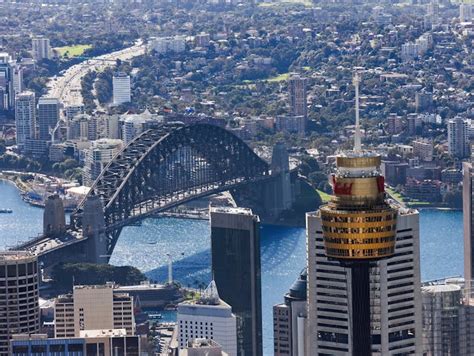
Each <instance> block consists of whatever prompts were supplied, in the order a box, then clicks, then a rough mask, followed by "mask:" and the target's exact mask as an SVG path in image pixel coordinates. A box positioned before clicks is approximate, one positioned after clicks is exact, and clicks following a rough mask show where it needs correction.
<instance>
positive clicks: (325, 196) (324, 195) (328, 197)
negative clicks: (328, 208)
mask: <svg viewBox="0 0 474 356" xmlns="http://www.w3.org/2000/svg"><path fill="white" fill-rule="evenodd" d="M316 192H317V193H318V194H319V196H320V197H321V201H322V202H323V203H327V202H328V201H330V200H331V194H328V193H326V192H323V191H322V190H319V189H316Z"/></svg>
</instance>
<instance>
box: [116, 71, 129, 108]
mask: <svg viewBox="0 0 474 356" xmlns="http://www.w3.org/2000/svg"><path fill="white" fill-rule="evenodd" d="M112 86H113V103H114V105H120V104H124V103H129V102H131V101H132V94H131V87H130V76H129V75H127V74H125V73H117V74H115V75H114V77H113V79H112Z"/></svg>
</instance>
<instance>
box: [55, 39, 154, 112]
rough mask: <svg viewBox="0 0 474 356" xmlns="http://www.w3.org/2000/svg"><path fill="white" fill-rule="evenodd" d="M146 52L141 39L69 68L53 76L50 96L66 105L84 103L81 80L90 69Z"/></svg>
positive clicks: (101, 67) (97, 69)
mask: <svg viewBox="0 0 474 356" xmlns="http://www.w3.org/2000/svg"><path fill="white" fill-rule="evenodd" d="M144 53H145V45H144V44H143V42H142V41H141V40H139V41H137V42H136V43H135V45H133V46H132V47H128V48H125V49H122V50H120V51H116V52H112V53H108V54H104V55H101V56H98V57H94V58H92V59H88V60H86V61H84V62H82V63H79V64H76V65H74V66H72V67H70V68H69V69H67V70H66V71H65V72H64V74H63V75H61V76H58V77H55V78H51V80H50V81H49V83H48V95H47V96H48V97H52V98H58V99H59V100H60V101H61V102H62V104H63V105H64V107H66V106H74V105H82V103H83V100H82V95H81V80H82V78H83V77H84V76H85V75H86V73H87V72H88V71H101V70H103V69H104V68H106V67H108V66H111V65H112V64H114V63H115V61H116V60H117V59H120V60H122V61H127V60H130V59H132V58H134V57H137V56H140V55H143V54H144Z"/></svg>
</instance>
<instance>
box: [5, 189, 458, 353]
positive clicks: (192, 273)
mask: <svg viewBox="0 0 474 356" xmlns="http://www.w3.org/2000/svg"><path fill="white" fill-rule="evenodd" d="M2 208H10V209H12V210H13V213H12V214H0V248H3V249H6V248H8V247H9V246H12V245H14V244H15V243H17V242H18V241H20V240H24V239H26V238H27V237H32V236H36V235H37V234H38V233H41V231H42V212H43V211H42V209H40V208H35V207H31V206H29V205H28V204H26V203H25V202H23V201H22V200H21V197H20V195H19V193H18V190H17V189H16V188H15V186H14V185H12V184H10V183H8V182H4V181H0V209H2ZM420 230H421V232H420V235H421V237H420V239H421V274H422V280H430V279H436V278H443V277H447V276H460V275H462V274H463V240H462V238H463V237H462V212H460V211H443V210H430V209H425V210H422V211H421V212H420ZM209 234H210V230H209V225H208V222H207V221H204V220H186V219H176V218H160V219H147V220H145V221H143V223H142V224H141V226H133V227H127V228H125V229H124V230H123V232H122V235H121V237H120V239H119V241H118V243H117V246H116V248H115V251H114V254H113V256H112V259H111V263H112V264H116V265H133V266H136V267H138V268H139V269H140V270H142V271H143V272H145V273H146V275H147V276H148V277H149V278H150V279H152V280H156V281H158V282H164V281H165V280H166V278H167V256H166V254H168V253H170V254H171V255H172V256H173V260H174V261H175V262H174V265H173V272H174V278H175V279H176V280H177V281H179V282H180V283H181V284H183V285H186V286H188V285H189V286H191V287H199V286H200V285H201V284H202V283H207V282H208V281H209V279H210V250H209V248H210V236H209ZM261 236H262V241H261V254H262V259H261V260H262V307H263V337H264V340H263V341H264V351H265V352H264V354H265V355H271V354H273V352H272V350H273V330H272V328H273V325H272V319H273V318H272V306H273V305H274V304H276V303H279V302H282V301H283V295H284V293H286V292H287V291H288V288H289V287H290V286H291V284H292V282H293V280H294V279H295V278H296V277H297V275H298V273H299V272H300V271H301V269H303V267H304V266H305V261H306V247H305V246H306V241H305V230H304V229H303V228H289V227H281V226H271V225H263V226H262V230H261Z"/></svg>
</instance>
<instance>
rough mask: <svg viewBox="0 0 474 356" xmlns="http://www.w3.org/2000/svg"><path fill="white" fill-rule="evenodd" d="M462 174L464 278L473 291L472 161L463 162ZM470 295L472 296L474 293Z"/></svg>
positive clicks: (473, 211) (473, 179) (473, 221)
mask: <svg viewBox="0 0 474 356" xmlns="http://www.w3.org/2000/svg"><path fill="white" fill-rule="evenodd" d="M462 175H463V182H462V189H463V192H462V201H463V222H464V224H463V225H464V278H465V280H466V289H467V290H468V291H469V293H472V281H473V280H474V229H473V227H474V215H473V213H474V210H473V207H474V184H473V183H474V169H473V166H472V162H463V164H462ZM469 297H470V298H472V297H473V296H472V294H471V295H469Z"/></svg>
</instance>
